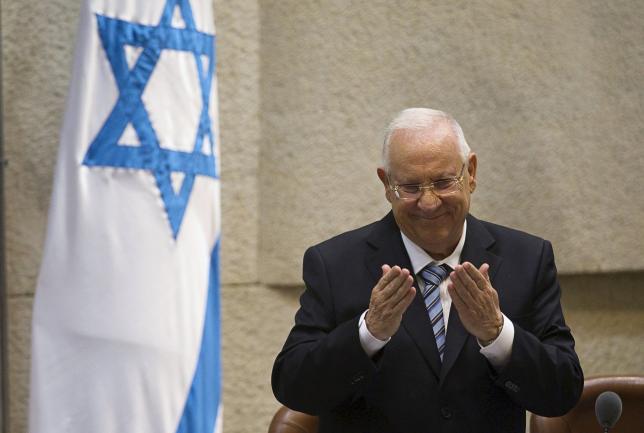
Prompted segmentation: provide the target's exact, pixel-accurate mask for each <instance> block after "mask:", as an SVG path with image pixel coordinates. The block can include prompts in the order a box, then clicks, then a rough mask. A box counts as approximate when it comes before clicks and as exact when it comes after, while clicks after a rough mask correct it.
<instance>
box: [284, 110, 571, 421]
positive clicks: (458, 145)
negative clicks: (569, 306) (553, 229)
mask: <svg viewBox="0 0 644 433" xmlns="http://www.w3.org/2000/svg"><path fill="white" fill-rule="evenodd" d="M476 170H477V158H476V154H474V153H472V152H471V151H470V149H469V146H468V145H467V142H466V141H465V138H464V136H463V132H462V130H461V128H460V126H459V125H458V123H457V122H456V121H455V120H454V119H453V118H452V117H451V116H449V115H448V114H446V113H443V112H440V111H436V110H431V109H425V108H411V109H407V110H404V111H402V112H401V113H399V114H398V116H397V117H396V118H395V119H394V120H393V121H392V122H391V124H390V125H389V128H388V129H387V133H386V138H385V142H384V146H383V166H382V167H380V168H378V170H377V172H378V177H379V178H380V181H381V182H382V184H383V186H384V190H385V196H386V198H387V200H388V201H389V202H390V203H391V207H392V212H390V213H389V214H388V215H386V216H385V217H384V218H383V219H382V220H380V221H378V222H375V223H373V224H370V225H368V226H365V227H362V228H359V229H357V230H353V231H350V232H347V233H344V234H341V235H339V236H336V237H334V238H332V239H330V240H328V241H325V242H323V243H321V244H319V245H316V246H313V247H311V248H309V249H308V250H307V252H306V253H305V255H304V281H305V283H306V290H305V292H304V294H303V295H302V297H301V299H300V303H301V306H300V309H299V311H298V312H297V314H296V316H295V326H294V327H293V329H292V330H291V332H290V334H289V336H288V339H287V340H286V343H285V344H284V348H283V349H282V351H281V353H280V354H279V355H278V357H277V359H276V361H275V365H274V367H273V376H272V384H273V391H274V393H275V395H276V397H277V398H278V400H279V401H281V402H282V403H284V404H285V405H286V406H288V407H290V408H292V409H295V410H299V411H302V412H307V413H310V414H316V415H319V417H320V432H322V433H325V432H329V433H331V432H332V433H340V432H365V433H366V432H369V433H374V432H390V433H420V432H454V433H466V432H472V433H474V432H480V433H493V432H524V431H525V411H526V410H529V411H531V412H534V413H537V414H540V415H545V416H557V415H562V414H564V413H565V412H567V411H568V410H569V409H571V408H572V407H573V406H574V405H575V404H576V402H577V400H578V399H579V396H580V394H581V390H582V386H583V373H582V370H581V366H580V365H579V360H578V358H577V355H576V354H575V350H574V340H573V337H572V335H571V334H570V329H569V328H568V327H567V326H566V323H565V321H564V318H563V314H562V310H561V305H560V302H559V298H560V288H559V283H558V281H557V270H556V268H555V263H554V257H553V252H552V246H551V245H550V243H549V242H548V241H545V240H543V239H540V238H537V237H535V236H532V235H529V234H526V233H522V232H519V231H516V230H513V229H509V228H506V227H502V226H499V225H495V224H492V223H488V222H485V221H480V220H478V219H476V218H474V217H473V216H472V215H469V214H468V211H469V207H470V197H471V194H472V193H473V192H474V190H475V188H476Z"/></svg>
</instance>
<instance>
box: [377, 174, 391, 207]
mask: <svg viewBox="0 0 644 433" xmlns="http://www.w3.org/2000/svg"><path fill="white" fill-rule="evenodd" d="M377 172H378V178H379V179H380V182H382V185H383V186H384V187H385V197H386V198H387V201H388V202H389V203H391V196H390V194H391V190H390V189H389V179H388V178H387V172H386V171H385V168H384V167H378V170H377Z"/></svg>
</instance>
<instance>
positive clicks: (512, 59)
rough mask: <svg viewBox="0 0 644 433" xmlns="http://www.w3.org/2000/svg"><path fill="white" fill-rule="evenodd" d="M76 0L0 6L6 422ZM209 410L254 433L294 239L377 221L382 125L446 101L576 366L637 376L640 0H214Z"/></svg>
mask: <svg viewBox="0 0 644 433" xmlns="http://www.w3.org/2000/svg"><path fill="white" fill-rule="evenodd" d="M77 3H78V2H69V1H64V0H51V1H47V2H41V1H36V0H21V1H17V0H1V1H0V6H1V8H2V46H3V58H2V63H3V75H2V80H3V82H2V87H3V101H2V104H3V119H2V121H3V125H4V147H5V154H6V158H7V159H8V160H9V166H8V167H7V170H6V172H5V185H4V194H5V216H6V234H5V235H6V243H7V245H6V248H7V253H6V256H7V276H6V278H7V286H8V294H7V295H8V299H7V305H8V309H9V314H8V317H7V324H8V335H9V341H8V347H7V348H6V350H7V351H8V354H7V355H8V365H4V366H2V367H3V368H6V369H8V378H9V383H8V387H9V396H10V397H9V412H8V414H5V416H7V417H8V421H9V431H10V432H11V433H25V432H26V407H27V406H26V405H27V397H28V395H27V391H28V378H29V347H30V342H29V339H30V320H31V303H32V298H33V292H34V288H35V281H36V277H37V273H38V267H39V263H40V259H41V248H42V243H43V238H44V230H45V223H46V215H47V208H48V203H49V195H50V192H51V179H52V171H53V165H54V161H55V158H56V152H57V147H58V130H59V128H60V124H61V120H62V114H63V110H64V102H65V95H66V92H67V88H68V85H69V72H70V70H71V58H72V44H73V40H74V35H75V32H76V25H77V17H78V10H79V5H78V4H77ZM215 12H216V17H217V18H216V24H217V33H218V78H219V95H220V118H221V120H220V126H221V131H220V136H221V143H222V194H223V203H222V209H223V221H222V225H223V240H222V272H223V287H222V309H223V311H222V314H223V356H224V404H225V409H224V413H225V415H224V416H225V418H224V420H225V426H226V431H227V432H228V433H242V432H258V431H265V430H266V427H267V425H268V423H269V421H270V417H271V415H272V413H273V412H274V411H275V409H276V408H277V407H278V403H277V402H275V400H274V398H273V396H272V393H271V391H270V368H271V365H272V361H273V359H274V357H275V355H276V353H277V352H278V351H279V349H280V348H281V345H282V343H283V340H284V338H285V337H286V333H287V332H288V329H289V327H290V326H291V323H292V317H293V314H294V313H295V310H296V308H297V298H298V296H299V293H300V292H301V290H302V287H301V284H302V283H301V280H300V274H301V257H302V253H303V251H304V249H305V247H306V246H308V245H310V244H312V243H314V242H317V241H320V240H322V239H324V238H326V237H328V236H331V235H333V234H336V233H338V232H340V231H343V230H346V229H349V228H353V227H357V226H359V225H362V224H365V223H368V222H370V221H372V220H374V219H376V218H379V217H380V216H381V215H382V214H383V213H384V212H385V211H386V209H387V207H386V202H385V201H384V198H383V196H382V190H381V186H380V184H379V182H378V179H377V178H376V174H375V169H376V167H377V165H378V162H379V152H380V150H379V146H380V142H381V139H382V137H381V131H382V129H383V127H384V126H385V124H386V123H387V121H388V120H389V118H390V117H391V116H392V115H393V114H395V112H397V111H398V110H400V109H401V108H404V107H407V106H430V107H435V108H441V109H444V110H446V111H449V112H451V113H452V114H454V116H455V117H456V118H457V119H458V120H459V121H460V123H461V124H462V126H463V128H464V130H465V134H466V137H467V138H468V141H469V142H470V145H471V146H472V148H473V150H474V151H476V152H477V153H478V155H479V161H480V162H479V164H480V166H479V176H480V178H479V187H478V189H477V193H476V194H475V195H474V197H473V200H474V208H473V212H474V213H475V214H476V215H477V216H479V217H481V218H484V219H490V220H494V221H496V222H499V223H502V224H507V225H511V226H514V227H517V228H521V229H524V230H527V231H531V232H533V233H536V234H539V235H541V236H543V237H546V238H548V239H550V240H551V241H552V242H553V245H554V247H555V253H556V254H557V260H558V265H559V268H560V271H561V272H562V274H563V276H562V286H563V288H564V294H563V303H564V309H565V312H566V315H567V319H568V322H569V323H570V325H571V327H572V328H573V331H574V334H575V337H576V339H577V343H578V351H579V354H580V357H581V360H582V364H583V366H584V368H585V370H586V374H587V375H594V374H606V373H613V374H616V373H638V374H644V356H643V355H644V354H643V353H642V350H643V349H642V348H644V331H642V329H644V322H643V319H642V318H643V317H644V254H643V253H644V247H643V246H642V241H643V240H644V218H643V216H644V199H642V197H641V195H640V194H639V189H640V183H641V182H640V179H641V175H639V171H640V170H641V168H642V167H643V166H644V148H643V147H642V146H641V143H640V142H641V138H640V137H642V136H643V135H644V134H643V132H644V121H643V120H642V119H644V113H643V112H642V110H643V109H642V107H643V104H642V100H643V99H642V98H643V95H642V89H641V83H640V82H641V78H640V77H639V75H640V74H641V72H640V71H642V70H644V52H643V51H642V50H641V47H640V46H641V43H640V41H642V40H643V39H644V30H643V28H642V26H641V22H643V21H644V16H643V13H644V12H643V11H642V8H641V7H639V5H638V2H636V1H617V2H611V3H605V2H602V3H600V2H598V1H580V0H573V1H557V2H555V1H540V2H537V1H530V2H523V3H521V4H520V5H519V4H517V3H516V2H512V1H496V2H487V1H474V2H462V1H445V2H425V1H423V0H415V1H409V2H390V1H384V0H374V1H369V2H348V1H341V0H331V1H327V2H315V1H311V0H279V1H278V0H261V1H256V0H240V1H235V2H224V1H220V0H216V1H215Z"/></svg>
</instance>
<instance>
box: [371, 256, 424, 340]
mask: <svg viewBox="0 0 644 433" xmlns="http://www.w3.org/2000/svg"><path fill="white" fill-rule="evenodd" d="M413 284H414V277H413V276H412V275H411V274H410V272H409V270H407V269H404V268H403V269H401V268H400V267H399V266H394V267H393V268H392V267H390V266H389V265H383V266H382V277H381V278H380V280H379V281H378V283H377V284H376V286H375V287H374V288H373V290H372V291H371V299H370V300H369V311H368V312H367V316H366V317H365V324H366V325H367V329H368V330H369V332H370V333H371V335H373V336H374V337H376V338H377V339H379V340H383V341H384V340H386V339H388V338H389V337H391V336H392V335H394V334H395V333H396V331H397V330H398V328H399V327H400V321H401V320H402V315H403V313H404V312H405V310H407V307H409V305H410V304H411V302H412V301H413V300H414V296H416V289H415V288H414V287H413Z"/></svg>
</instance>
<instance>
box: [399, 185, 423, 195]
mask: <svg viewBox="0 0 644 433" xmlns="http://www.w3.org/2000/svg"><path fill="white" fill-rule="evenodd" d="M399 188H400V190H401V191H402V192H406V193H407V194H415V193H417V192H418V191H420V188H419V185H400V187H399Z"/></svg>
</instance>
